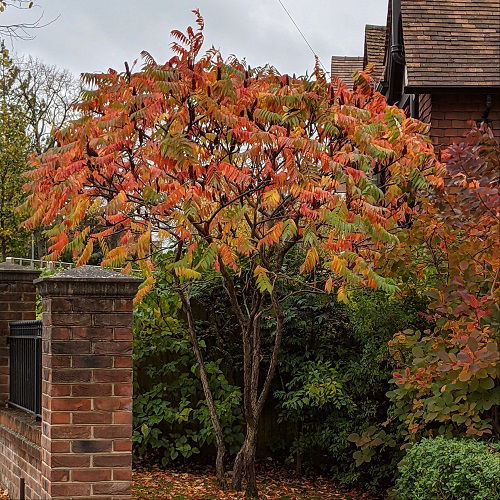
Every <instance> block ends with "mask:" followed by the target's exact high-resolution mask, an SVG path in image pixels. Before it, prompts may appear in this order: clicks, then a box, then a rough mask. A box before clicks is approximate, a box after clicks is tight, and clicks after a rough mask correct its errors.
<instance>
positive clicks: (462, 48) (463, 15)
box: [401, 0, 500, 87]
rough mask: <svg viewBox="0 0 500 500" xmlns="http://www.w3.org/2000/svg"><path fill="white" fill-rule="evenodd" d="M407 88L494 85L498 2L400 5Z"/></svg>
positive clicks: (498, 80) (425, 0)
mask: <svg viewBox="0 0 500 500" xmlns="http://www.w3.org/2000/svg"><path fill="white" fill-rule="evenodd" d="M401 14H402V20H403V38H404V47H405V59H406V66H407V71H408V86H410V87H412V86H415V87H431V86H439V87H442V86H494V85H500V2H499V0H401Z"/></svg>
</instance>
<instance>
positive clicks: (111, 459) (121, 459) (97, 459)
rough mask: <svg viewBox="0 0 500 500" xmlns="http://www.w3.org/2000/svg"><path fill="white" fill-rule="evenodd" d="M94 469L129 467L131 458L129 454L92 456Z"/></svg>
mask: <svg viewBox="0 0 500 500" xmlns="http://www.w3.org/2000/svg"><path fill="white" fill-rule="evenodd" d="M92 463H93V464H94V467H130V466H131V465H132V456H131V454H130V453H124V454H121V455H118V454H116V453H114V454H112V455H94V457H93V462H92Z"/></svg>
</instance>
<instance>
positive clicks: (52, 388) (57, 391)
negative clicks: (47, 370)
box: [45, 383, 71, 397]
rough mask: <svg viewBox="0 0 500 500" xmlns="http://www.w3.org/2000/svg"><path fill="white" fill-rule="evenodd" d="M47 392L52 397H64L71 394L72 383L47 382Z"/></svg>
mask: <svg viewBox="0 0 500 500" xmlns="http://www.w3.org/2000/svg"><path fill="white" fill-rule="evenodd" d="M46 387H47V389H46V392H45V394H47V395H49V396H51V397H63V396H71V385H70V384H49V383H46Z"/></svg>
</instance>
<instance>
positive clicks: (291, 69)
mask: <svg viewBox="0 0 500 500" xmlns="http://www.w3.org/2000/svg"><path fill="white" fill-rule="evenodd" d="M282 2H283V4H284V5H285V6H286V7H287V8H288V10H289V11H290V13H291V14H292V16H293V17H294V19H295V21H296V23H297V24H298V25H299V27H300V28H301V30H302V32H303V33H304V34H305V36H306V38H307V39H308V41H309V43H310V44H311V46H312V47H313V48H314V50H315V51H316V53H317V54H318V55H319V56H320V59H321V61H322V63H323V65H324V66H325V67H326V68H327V69H328V70H329V67H330V57H331V56H332V55H334V54H335V55H362V54H363V33H364V26H365V24H385V20H386V15H387V0H347V1H346V0H282ZM35 3H37V4H38V5H39V6H40V7H39V8H38V9H36V10H35V9H33V12H29V11H22V12H16V11H15V10H11V11H10V12H9V11H7V12H4V13H2V14H0V16H1V17H0V24H2V25H5V24H9V23H12V22H16V21H17V22H20V21H21V20H27V19H30V20H32V19H34V18H36V17H37V16H38V15H39V14H40V12H41V11H42V10H43V15H44V17H43V19H44V21H45V22H47V21H51V20H53V19H55V21H54V22H53V23H52V24H50V25H48V26H46V27H44V28H43V29H40V30H37V31H36V33H35V36H36V38H35V39H34V40H30V41H24V40H16V41H14V42H13V45H14V49H15V51H16V52H17V53H18V54H31V55H34V56H36V57H38V58H39V59H41V60H43V61H45V62H47V63H50V64H55V65H57V66H59V67H64V68H67V69H69V70H70V71H72V72H73V73H75V74H79V73H81V72H94V71H105V70H106V69H108V68H109V67H112V68H115V69H119V70H121V69H122V68H123V62H124V61H129V62H133V61H134V59H136V58H138V57H139V54H140V52H141V50H144V49H146V50H148V51H149V52H150V53H151V54H152V55H153V56H154V57H155V58H156V60H157V61H163V60H166V59H167V58H169V57H170V54H171V53H170V48H169V43H170V36H169V33H170V30H171V29H173V28H178V29H182V30H183V29H184V28H185V27H186V26H187V25H189V24H193V19H194V18H193V15H192V14H191V10H192V9H193V8H196V7H198V8H199V9H200V11H201V13H202V15H203V16H204V18H205V26H206V28H205V48H206V49H208V48H210V46H212V45H214V46H215V47H216V48H218V49H220V50H221V51H222V53H223V55H225V56H227V55H230V54H236V55H237V56H238V58H246V59H247V61H248V62H249V63H250V65H252V66H258V65H263V64H265V63H270V64H272V65H274V66H275V67H276V68H277V69H278V70H279V71H280V72H282V73H290V74H291V73H297V74H303V73H305V72H306V71H310V70H311V68H312V66H313V64H314V59H313V56H312V54H311V51H310V49H309V48H308V47H307V45H306V43H305V42H304V40H303V39H302V38H301V36H300V34H299V33H298V32H297V29H296V28H295V26H294V25H293V24H292V22H291V21H290V19H289V18H288V17H287V15H286V13H285V12H284V10H283V8H282V7H281V5H280V3H279V1H278V0H196V1H193V0H140V1H138V0H37V2H35ZM58 16H59V17H58ZM56 18H57V19H56ZM8 45H10V42H9V43H8Z"/></svg>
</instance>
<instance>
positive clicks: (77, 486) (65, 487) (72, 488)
mask: <svg viewBox="0 0 500 500" xmlns="http://www.w3.org/2000/svg"><path fill="white" fill-rule="evenodd" d="M50 493H51V496H52V498H54V497H62V498H69V497H74V496H80V497H81V496H84V495H90V493H91V487H90V484H81V483H53V484H51V485H50Z"/></svg>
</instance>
